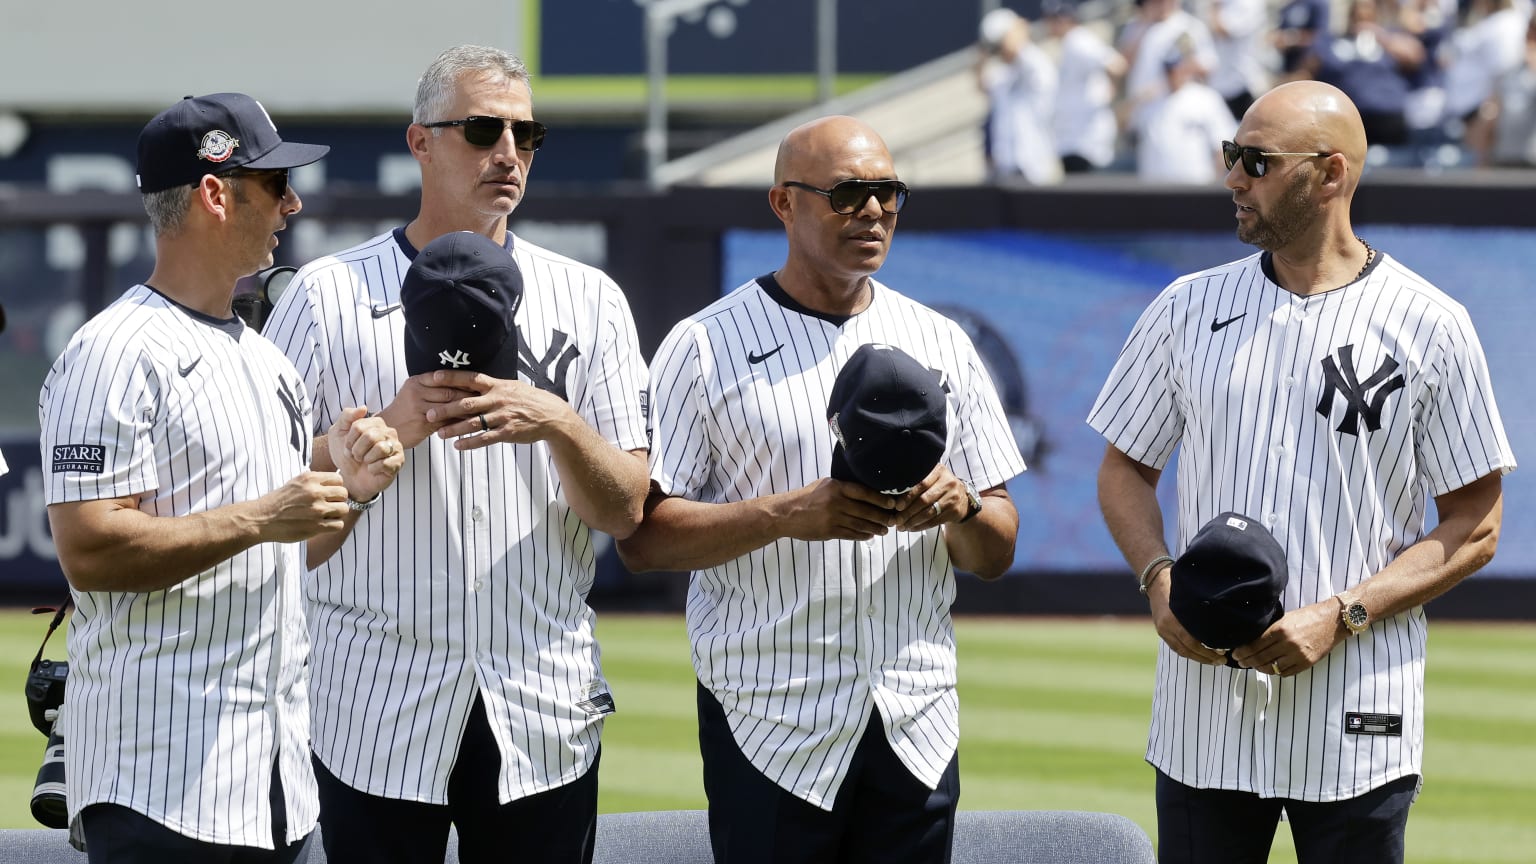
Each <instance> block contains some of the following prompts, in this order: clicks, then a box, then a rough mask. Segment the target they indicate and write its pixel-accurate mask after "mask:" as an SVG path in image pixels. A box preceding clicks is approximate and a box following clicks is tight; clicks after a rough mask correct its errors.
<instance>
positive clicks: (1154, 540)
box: [1099, 446, 1168, 574]
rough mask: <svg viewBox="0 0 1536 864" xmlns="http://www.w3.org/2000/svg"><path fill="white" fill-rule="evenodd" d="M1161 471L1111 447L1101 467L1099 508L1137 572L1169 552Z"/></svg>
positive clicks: (1107, 449) (1111, 534) (1125, 555)
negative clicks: (1159, 494) (1160, 497)
mask: <svg viewBox="0 0 1536 864" xmlns="http://www.w3.org/2000/svg"><path fill="white" fill-rule="evenodd" d="M1161 473H1162V472H1160V471H1158V470H1157V469H1155V468H1150V467H1148V466H1146V465H1142V464H1141V463H1139V462H1136V461H1135V460H1133V459H1131V458H1130V457H1129V456H1126V455H1125V454H1124V453H1122V452H1120V451H1119V450H1117V449H1115V448H1114V447H1112V446H1111V447H1107V448H1106V449H1105V452H1104V462H1103V464H1102V465H1101V466H1100V467H1099V509H1100V510H1101V511H1102V512H1103V514H1104V524H1105V525H1106V526H1107V527H1108V528H1109V533H1110V536H1111V537H1113V538H1114V540H1115V545H1116V546H1117V547H1119V549H1120V554H1121V555H1123V556H1124V557H1125V561H1126V563H1127V564H1129V565H1130V566H1131V569H1132V570H1134V571H1135V572H1136V573H1138V574H1139V573H1141V571H1142V569H1143V568H1145V567H1146V566H1147V563H1148V562H1150V561H1152V560H1153V559H1154V558H1156V557H1158V556H1159V555H1167V554H1168V543H1167V541H1166V540H1165V539H1164V533H1163V512H1162V509H1161V508H1160V506H1159V505H1158V501H1157V481H1158V479H1159V477H1160V476H1161Z"/></svg>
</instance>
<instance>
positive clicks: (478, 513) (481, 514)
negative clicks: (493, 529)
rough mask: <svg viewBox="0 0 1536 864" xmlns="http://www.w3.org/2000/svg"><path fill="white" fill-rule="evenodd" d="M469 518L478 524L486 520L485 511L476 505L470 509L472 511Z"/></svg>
mask: <svg viewBox="0 0 1536 864" xmlns="http://www.w3.org/2000/svg"><path fill="white" fill-rule="evenodd" d="M469 518H471V519H473V520H475V521H476V522H479V521H480V520H481V519H484V518H485V511H484V510H481V509H480V505H478V504H476V505H475V506H474V507H472V508H471V509H470V511H469Z"/></svg>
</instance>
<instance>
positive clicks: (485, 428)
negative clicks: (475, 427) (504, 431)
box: [475, 414, 491, 432]
mask: <svg viewBox="0 0 1536 864" xmlns="http://www.w3.org/2000/svg"><path fill="white" fill-rule="evenodd" d="M475 416H476V417H479V418H480V431H481V432H489V431H491V424H489V423H487V422H485V415H484V414H476V415H475Z"/></svg>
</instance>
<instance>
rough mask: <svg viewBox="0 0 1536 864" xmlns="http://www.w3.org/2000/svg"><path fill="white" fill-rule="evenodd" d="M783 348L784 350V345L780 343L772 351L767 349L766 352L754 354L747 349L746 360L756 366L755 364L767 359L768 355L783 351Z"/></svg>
mask: <svg viewBox="0 0 1536 864" xmlns="http://www.w3.org/2000/svg"><path fill="white" fill-rule="evenodd" d="M783 350H784V346H783V345H780V346H779V347H777V348H775V349H773V350H772V351H769V352H768V353H767V354H754V353H752V352H750V351H749V352H747V362H748V363H751V364H752V365H753V366H756V365H757V364H759V363H761V362H763V361H764V360H767V359H768V358H769V357H772V356H773V355H775V354H777V353H779V352H780V351H783Z"/></svg>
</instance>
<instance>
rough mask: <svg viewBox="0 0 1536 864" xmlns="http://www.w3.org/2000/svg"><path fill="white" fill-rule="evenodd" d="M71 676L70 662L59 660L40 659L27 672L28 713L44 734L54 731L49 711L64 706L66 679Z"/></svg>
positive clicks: (38, 729) (33, 723)
mask: <svg viewBox="0 0 1536 864" xmlns="http://www.w3.org/2000/svg"><path fill="white" fill-rule="evenodd" d="M68 677H69V664H68V663H64V662H62V661H58V660H38V661H37V662H35V663H33V664H32V669H31V671H29V672H28V673H27V713H28V714H30V715H31V716H32V725H33V726H35V727H37V731H39V732H41V733H43V734H44V735H50V734H52V733H53V720H52V719H50V718H49V717H48V712H49V711H57V710H58V709H59V708H61V707H63V706H64V680H65V679H66V678H68Z"/></svg>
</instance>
